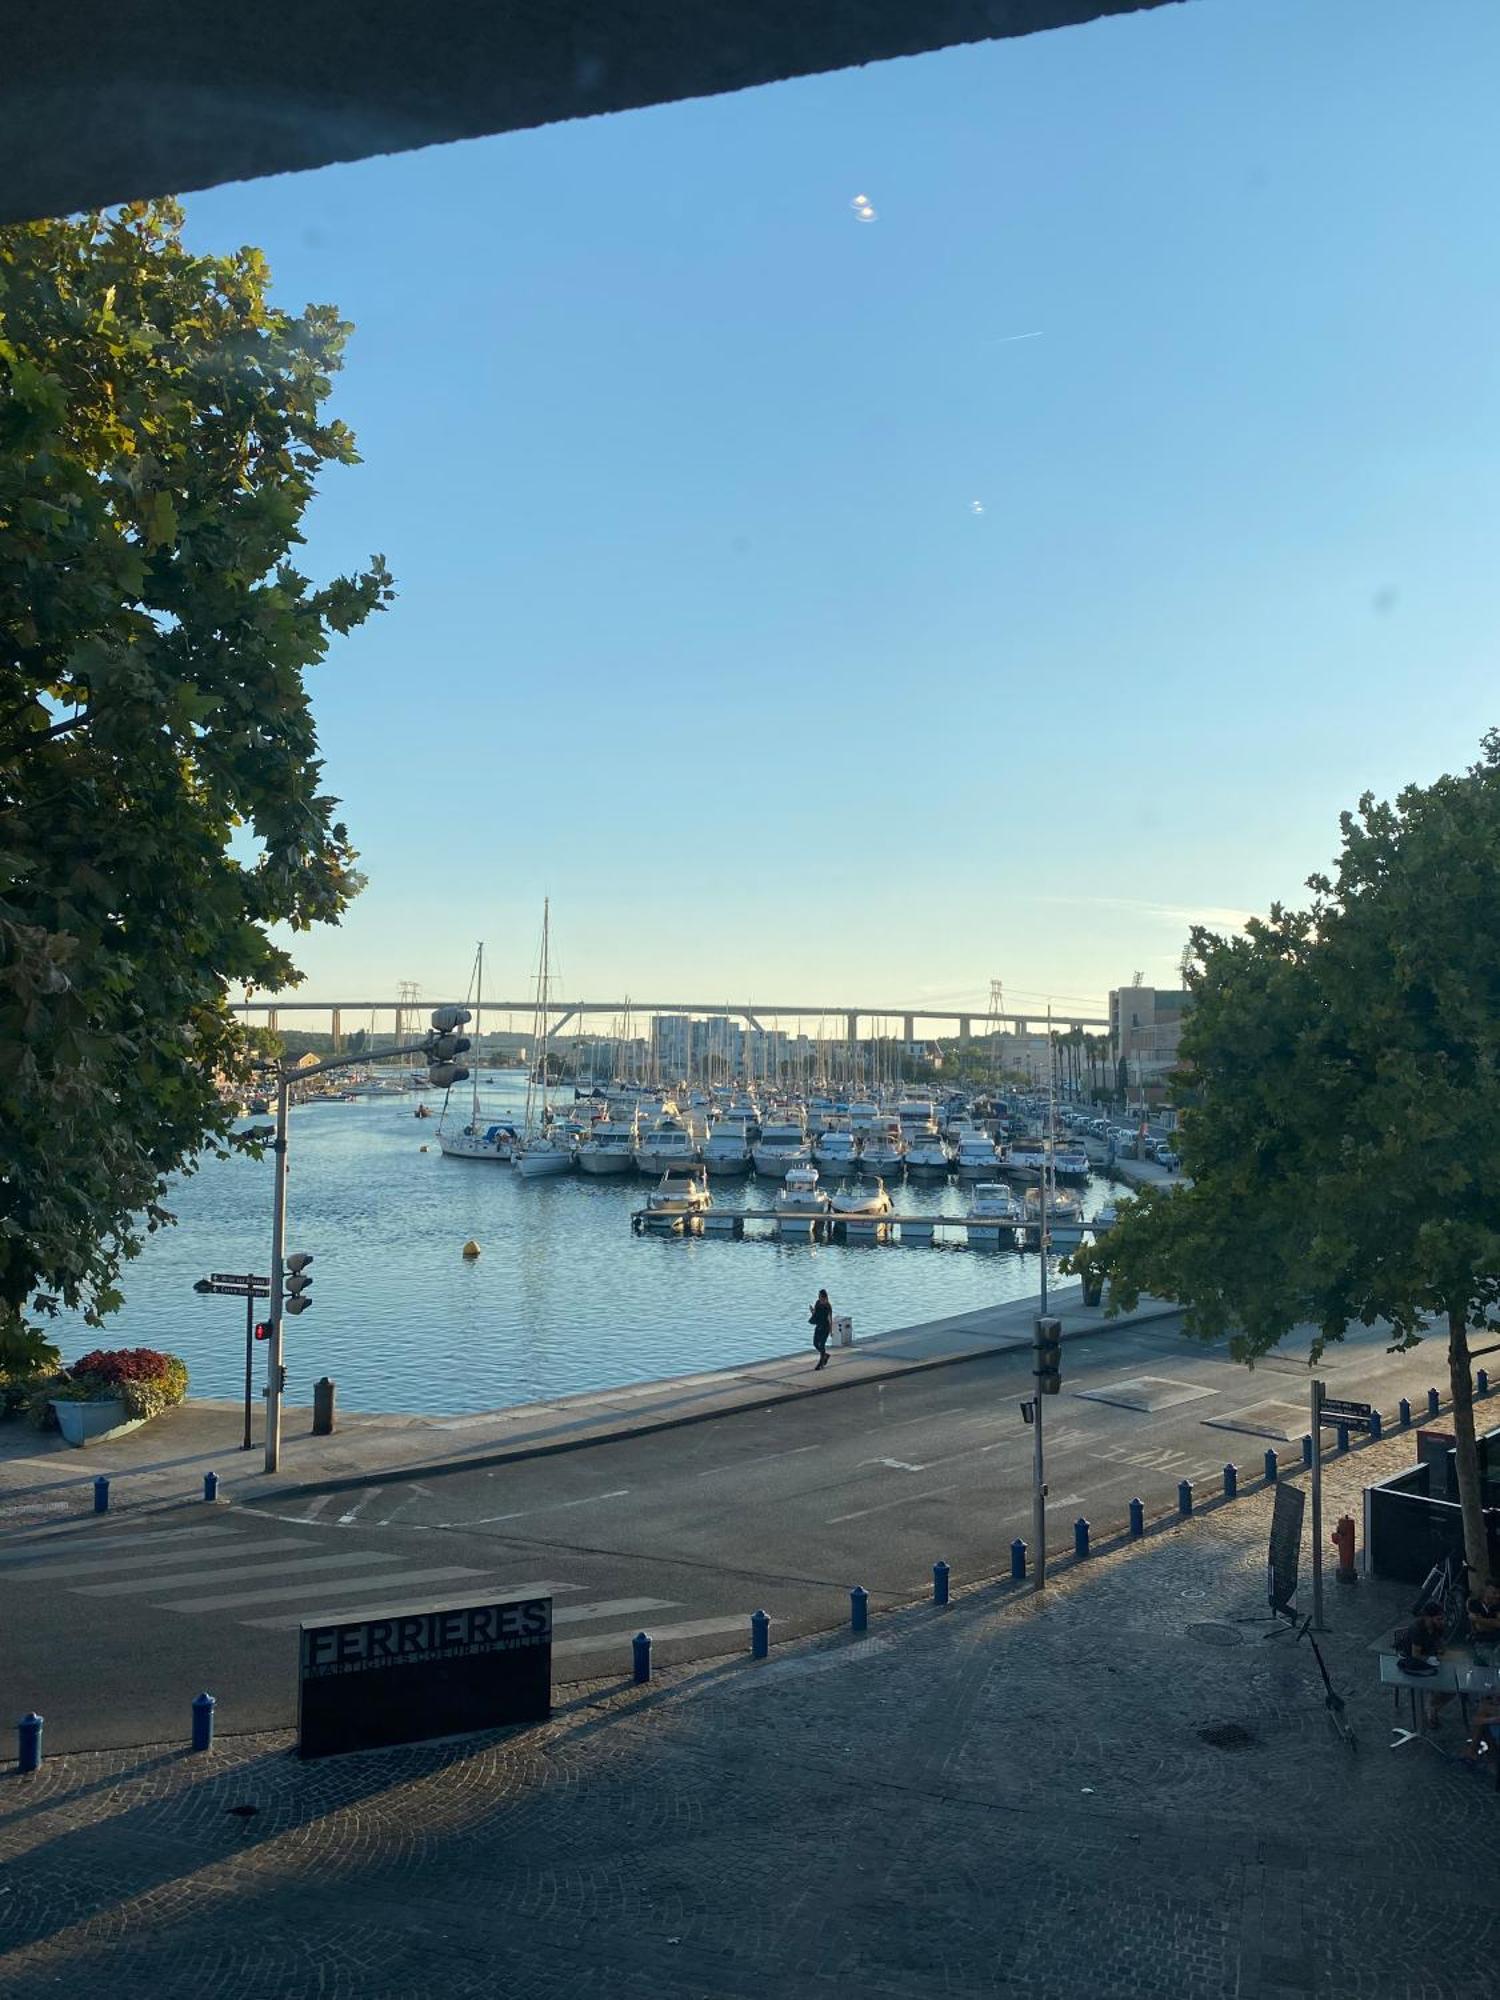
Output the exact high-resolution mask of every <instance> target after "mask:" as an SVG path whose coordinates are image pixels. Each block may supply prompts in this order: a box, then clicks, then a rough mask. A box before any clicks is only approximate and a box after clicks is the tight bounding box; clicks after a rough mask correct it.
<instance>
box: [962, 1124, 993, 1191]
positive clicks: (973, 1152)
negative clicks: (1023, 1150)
mask: <svg viewBox="0 0 1500 2000" xmlns="http://www.w3.org/2000/svg"><path fill="white" fill-rule="evenodd" d="M953 1164H954V1166H955V1167H956V1168H957V1170H958V1177H959V1179H960V1180H965V1181H992V1180H993V1179H994V1178H995V1175H996V1174H997V1173H998V1172H999V1169H1000V1153H999V1150H998V1149H997V1147H996V1145H995V1142H994V1140H993V1139H992V1138H991V1137H990V1135H989V1133H988V1132H981V1131H980V1129H979V1127H978V1126H977V1125H970V1126H968V1127H967V1128H965V1129H963V1130H961V1131H960V1132H959V1135H958V1151H957V1154H956V1155H955V1157H954V1162H953Z"/></svg>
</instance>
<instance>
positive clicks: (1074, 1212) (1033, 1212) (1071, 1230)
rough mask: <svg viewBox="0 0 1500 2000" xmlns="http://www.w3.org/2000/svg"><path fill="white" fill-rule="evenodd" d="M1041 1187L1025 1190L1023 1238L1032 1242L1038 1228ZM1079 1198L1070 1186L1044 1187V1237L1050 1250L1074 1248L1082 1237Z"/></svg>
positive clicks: (1039, 1230) (1081, 1214)
mask: <svg viewBox="0 0 1500 2000" xmlns="http://www.w3.org/2000/svg"><path fill="white" fill-rule="evenodd" d="M1041 1221H1042V1189H1041V1187H1040V1186H1037V1187H1029V1188H1027V1190H1026V1225H1025V1226H1026V1240H1027V1242H1028V1243H1030V1244H1032V1245H1033V1246H1034V1245H1035V1244H1036V1241H1037V1238H1038V1236H1039V1234H1040V1232H1041ZM1083 1229H1084V1222H1083V1202H1082V1200H1081V1199H1080V1198H1079V1196H1078V1195H1076V1194H1075V1193H1074V1192H1073V1190H1072V1189H1071V1188H1052V1187H1049V1188H1048V1189H1047V1241H1048V1243H1049V1244H1050V1245H1051V1247H1052V1248H1053V1249H1054V1250H1064V1249H1067V1250H1071V1249H1075V1248H1076V1247H1077V1246H1078V1244H1080V1243H1081V1242H1082V1241H1083Z"/></svg>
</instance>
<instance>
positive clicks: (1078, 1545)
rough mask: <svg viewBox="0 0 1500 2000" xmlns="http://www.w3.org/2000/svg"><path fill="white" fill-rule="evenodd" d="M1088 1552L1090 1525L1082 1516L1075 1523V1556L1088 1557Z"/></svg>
mask: <svg viewBox="0 0 1500 2000" xmlns="http://www.w3.org/2000/svg"><path fill="white" fill-rule="evenodd" d="M1088 1552H1089V1524H1088V1522H1087V1521H1085V1519H1084V1518H1083V1516H1082V1514H1080V1515H1079V1516H1078V1519H1077V1520H1076V1521H1075V1522H1074V1523H1073V1553H1074V1555H1075V1556H1086V1555H1087V1554H1088Z"/></svg>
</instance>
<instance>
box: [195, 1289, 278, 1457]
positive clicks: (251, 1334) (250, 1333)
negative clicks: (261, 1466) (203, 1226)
mask: <svg viewBox="0 0 1500 2000" xmlns="http://www.w3.org/2000/svg"><path fill="white" fill-rule="evenodd" d="M193 1290H194V1291H195V1292H201V1293H203V1294H204V1295H205V1296H212V1295H214V1294H217V1295H218V1296H219V1297H221V1298H230V1299H243V1300H244V1301H245V1437H244V1442H243V1443H242V1444H241V1446H240V1450H241V1451H251V1450H253V1449H254V1446H255V1439H254V1437H253V1436H252V1435H251V1422H250V1413H251V1411H252V1409H253V1408H254V1397H255V1380H254V1367H255V1301H256V1300H257V1299H268V1298H269V1297H270V1296H271V1280H270V1279H269V1278H263V1277H261V1276H260V1274H259V1273H258V1272H256V1271H210V1272H209V1274H208V1276H207V1277H206V1278H200V1279H199V1280H198V1281H197V1283H196V1284H195V1285H194V1286H193Z"/></svg>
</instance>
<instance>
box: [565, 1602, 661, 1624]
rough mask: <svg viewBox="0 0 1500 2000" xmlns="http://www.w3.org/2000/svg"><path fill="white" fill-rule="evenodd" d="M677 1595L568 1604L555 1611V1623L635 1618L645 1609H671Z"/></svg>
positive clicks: (584, 1622) (583, 1622)
mask: <svg viewBox="0 0 1500 2000" xmlns="http://www.w3.org/2000/svg"><path fill="white" fill-rule="evenodd" d="M676 1603H677V1600H676V1598H675V1597H609V1598H605V1599H603V1600H602V1601H601V1602H600V1603H597V1604H566V1605H564V1606H563V1608H562V1610H561V1611H554V1612H553V1614H552V1622H553V1624H554V1625H587V1624H590V1623H591V1622H592V1621H593V1620H594V1619H595V1618H635V1617H638V1616H639V1614H640V1613H641V1612H643V1611H671V1610H672V1609H673V1608H674V1607H675V1605H676Z"/></svg>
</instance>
